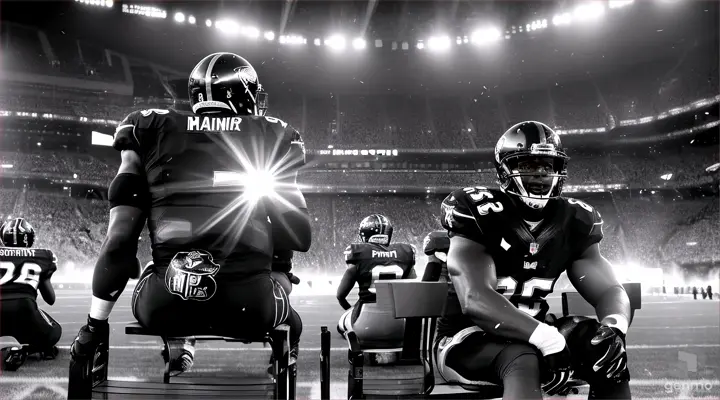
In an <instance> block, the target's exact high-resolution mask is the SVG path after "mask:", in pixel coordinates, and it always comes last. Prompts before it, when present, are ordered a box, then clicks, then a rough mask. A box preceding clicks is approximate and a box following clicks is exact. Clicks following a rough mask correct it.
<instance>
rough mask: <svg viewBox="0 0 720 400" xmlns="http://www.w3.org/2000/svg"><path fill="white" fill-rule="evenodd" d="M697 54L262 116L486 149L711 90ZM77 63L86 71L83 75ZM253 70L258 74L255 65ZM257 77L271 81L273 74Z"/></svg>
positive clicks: (36, 50) (28, 106) (610, 123)
mask: <svg viewBox="0 0 720 400" xmlns="http://www.w3.org/2000/svg"><path fill="white" fill-rule="evenodd" d="M0 33H2V42H1V43H2V44H3V48H4V49H5V50H6V51H5V52H4V55H5V57H6V60H5V66H4V68H6V69H8V70H21V71H25V72H27V71H30V72H36V73H41V74H54V73H55V72H57V71H60V72H61V73H62V74H65V73H67V72H68V71H70V70H72V69H73V68H76V67H77V66H82V71H83V72H82V77H83V78H87V77H88V76H90V77H91V78H92V79H106V80H107V81H108V82H110V81H113V82H114V81H117V79H119V77H122V74H121V72H122V67H121V64H122V63H121V62H120V61H121V57H122V56H119V55H117V54H115V53H109V52H105V51H103V50H101V49H98V48H96V47H93V46H90V45H87V44H86V43H83V42H79V41H74V40H71V39H67V38H63V37H49V38H45V39H43V38H42V37H43V36H44V35H45V34H44V33H43V32H41V31H37V30H33V29H31V28H27V27H22V26H16V25H13V24H9V25H7V26H6V25H3V27H2V30H1V32H0ZM41 42H43V43H45V42H46V43H48V44H49V46H42V45H41ZM707 52H708V47H707V45H696V46H694V47H690V48H689V49H688V50H687V52H686V53H685V54H684V55H683V57H681V58H680V59H677V58H667V59H660V60H654V61H652V62H648V63H643V64H638V65H630V66H627V67H623V69H622V70H621V71H615V72H612V73H608V74H606V75H600V76H594V75H588V76H587V77H585V78H583V79H581V80H574V81H567V82H563V81H559V82H555V83H552V84H550V85H549V86H547V87H541V88H533V89H530V90H527V91H523V92H514V93H505V92H500V91H497V89H494V88H483V89H482V90H479V91H478V92H477V93H458V94H457V95H455V96H441V95H401V94H375V95H338V94H332V93H327V94H322V95H321V94H317V93H314V94H304V93H299V92H292V91H282V92H277V93H272V92H271V93H270V110H269V115H272V116H276V117H280V118H282V119H284V120H285V121H286V122H289V123H290V124H291V125H293V126H295V127H296V128H298V129H300V130H301V132H302V133H303V135H304V138H305V140H306V142H307V143H308V148H325V147H327V146H328V145H334V146H367V145H377V144H383V145H388V146H393V147H394V148H464V149H472V148H478V147H488V146H493V145H494V144H495V140H496V138H497V136H498V135H499V134H500V133H501V132H502V131H504V129H506V128H507V127H509V126H510V125H511V124H512V123H513V122H517V121H519V120H527V119H535V120H539V121H545V122H547V123H548V124H549V125H551V126H554V127H556V128H559V129H586V128H612V127H614V126H616V125H618V124H619V123H620V122H621V121H623V120H628V119H637V118H641V117H648V116H655V115H658V114H659V113H661V112H665V111H668V110H670V109H672V108H675V107H681V106H686V105H688V104H690V103H692V102H693V101H696V100H700V99H704V98H709V97H713V96H716V95H717V94H718V92H720V90H719V86H718V79H717V76H718V75H719V71H718V65H717V63H713V62H710V61H708V58H707V57H708V55H707ZM109 54H112V55H109ZM48 66H50V67H48ZM37 68H40V69H39V70H36V69H37ZM68 68H69V69H68ZM87 69H90V70H92V71H95V72H94V73H93V74H92V75H88V74H87V71H86V70H87ZM259 72H260V75H261V76H262V70H260V71H259ZM130 73H131V75H132V78H133V79H132V81H131V82H128V84H129V85H132V87H133V90H134V96H135V97H143V98H146V97H148V96H159V95H160V94H159V93H160V92H162V91H163V90H164V89H163V88H164V86H163V85H162V84H161V78H160V77H159V75H158V74H159V72H158V71H157V70H153V69H152V67H151V66H150V65H149V64H148V65H147V66H143V65H133V66H132V67H131V68H130ZM263 79H265V80H268V81H272V80H273V77H272V76H267V77H263ZM178 94H179V95H180V96H183V95H184V93H178ZM131 103H132V101H130V99H129V98H112V96H110V97H108V96H105V97H103V98H98V99H96V100H95V101H88V99H86V98H80V97H77V96H72V95H69V94H63V93H56V92H55V91H52V93H46V92H45V91H39V92H36V93H35V94H34V95H31V94H25V95H22V96H18V95H16V94H8V93H4V94H3V95H2V96H0V108H3V109H8V110H12V111H28V112H38V113H46V112H47V113H57V114H63V115H74V116H79V117H88V118H109V119H114V120H116V121H119V120H122V118H123V117H124V116H125V115H126V114H127V113H128V112H129V111H130V110H132V106H131Z"/></svg>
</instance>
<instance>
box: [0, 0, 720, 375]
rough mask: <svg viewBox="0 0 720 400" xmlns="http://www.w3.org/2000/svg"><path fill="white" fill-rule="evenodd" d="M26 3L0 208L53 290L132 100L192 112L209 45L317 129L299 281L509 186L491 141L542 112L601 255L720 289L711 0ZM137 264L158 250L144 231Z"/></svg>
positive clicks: (134, 104) (90, 232)
mask: <svg viewBox="0 0 720 400" xmlns="http://www.w3.org/2000/svg"><path fill="white" fill-rule="evenodd" d="M21 3H22V2H17V3H7V4H6V3H3V4H2V8H3V10H2V18H3V20H2V25H1V26H0V27H1V31H0V38H1V39H2V41H1V42H0V43H1V44H0V45H1V46H2V51H1V55H2V69H1V70H0V85H2V88H1V89H0V164H1V168H2V170H1V173H0V187H1V189H0V190H1V193H2V195H1V196H0V217H1V218H3V219H9V218H13V217H17V216H23V217H26V218H28V220H29V221H31V223H32V224H33V225H34V226H35V229H36V230H37V239H36V245H37V246H39V247H45V248H50V249H52V250H53V251H54V252H55V253H56V254H57V255H58V258H59V271H58V273H57V274H56V277H55V278H53V279H54V285H55V286H56V287H58V288H60V287H62V288H72V289H76V288H79V289H82V288H86V287H87V285H88V284H89V282H90V279H91V276H92V266H93V265H94V262H95V260H96V259H97V254H98V251H99V249H100V246H101V243H102V241H103V239H104V235H105V232H106V230H107V225H108V221H107V215H108V204H107V202H106V199H107V187H108V185H109V182H110V180H111V179H112V177H113V176H114V174H115V172H116V171H117V167H118V165H119V156H118V153H117V152H116V151H114V150H113V149H112V148H110V147H108V146H109V145H110V143H111V142H112V133H113V131H114V129H115V126H116V125H117V123H118V122H119V121H120V120H121V119H122V118H123V117H124V116H125V115H126V114H127V113H129V112H130V111H132V110H137V109H150V108H165V107H170V106H176V107H183V106H184V104H185V103H184V101H185V100H184V98H185V93H186V80H187V71H189V70H190V68H191V67H192V65H193V64H194V63H195V62H196V61H197V60H199V59H200V58H201V57H202V56H204V55H207V54H209V53H210V52H214V51H233V52H236V53H238V54H241V55H242V56H244V57H246V58H247V59H248V60H249V61H250V62H252V63H253V64H254V65H255V66H256V68H257V70H258V74H259V76H260V79H261V81H262V82H263V85H264V86H265V88H266V90H267V91H268V92H269V95H270V109H269V111H268V114H269V115H271V116H275V117H278V118H281V119H283V120H285V121H287V122H289V123H290V124H292V125H293V126H295V127H296V128H297V129H298V130H299V131H300V132H301V133H302V134H303V138H304V140H305V146H306V148H307V158H308V165H307V167H306V168H305V169H304V170H303V171H302V172H301V173H300V176H299V180H300V183H301V185H302V186H303V191H304V193H305V194H306V197H307V201H308V206H309V210H310V214H311V216H312V218H313V221H314V226H313V236H314V237H313V247H312V249H311V250H310V251H309V252H308V253H306V254H297V256H296V257H295V264H294V270H295V271H296V274H297V275H299V276H300V277H302V279H303V282H302V283H301V285H300V286H299V287H298V288H297V289H296V294H297V295H318V294H333V293H334V290H335V286H336V282H337V280H338V279H339V277H340V276H341V275H342V272H343V270H344V268H345V267H344V265H345V264H344V261H343V249H344V248H345V246H346V245H347V244H348V243H350V242H352V241H354V240H355V238H356V230H357V224H358V223H359V221H360V220H361V219H362V217H364V216H366V215H368V214H372V213H374V212H382V213H384V214H385V215H387V216H388V217H389V218H390V219H391V220H392V221H394V223H395V227H396V228H395V240H398V241H404V242H407V243H412V244H415V245H416V246H418V247H420V246H421V244H422V239H423V237H424V236H425V235H426V234H427V233H428V232H430V231H432V230H437V229H440V228H441V227H440V224H439V215H440V206H439V204H440V202H441V200H442V198H443V197H444V196H445V195H446V194H447V193H449V192H450V191H451V190H454V189H457V188H460V187H463V186H488V187H493V186H496V182H495V179H496V175H495V169H494V167H493V163H492V161H493V160H492V154H493V146H494V144H495V142H496V140H497V138H498V137H499V136H500V135H501V134H502V132H503V131H504V130H505V129H506V128H508V127H509V126H511V125H513V124H514V123H516V122H518V121H521V120H528V119H531V120H538V121H543V122H545V123H547V124H548V125H550V126H552V127H554V128H555V129H556V130H557V132H558V133H560V134H561V135H562V140H563V144H565V145H566V146H567V148H568V152H569V155H570V157H571V160H570V164H569V180H568V184H567V185H566V189H565V193H566V194H568V195H569V196H572V197H576V198H579V199H583V200H586V201H587V202H588V203H590V204H592V205H593V206H595V207H596V208H597V209H598V210H599V211H600V213H601V214H602V216H603V218H604V221H605V225H604V230H605V239H604V240H603V242H602V243H601V250H602V252H603V254H604V255H605V257H606V258H608V259H609V260H610V261H612V262H613V264H614V266H615V268H616V273H617V275H618V276H619V277H620V278H621V279H622V280H623V281H628V282H630V281H633V282H637V281H640V282H642V285H643V289H644V291H645V293H654V294H662V293H666V292H667V293H672V292H673V290H675V293H678V291H680V292H684V293H689V288H690V287H692V286H698V287H700V286H702V287H705V286H707V285H712V286H713V288H716V287H717V286H718V283H719V282H720V281H719V279H720V277H719V275H718V271H719V270H718V266H719V265H718V263H720V231H719V229H718V228H719V227H718V220H719V219H718V217H720V209H719V205H718V204H719V203H718V194H719V191H720V186H719V184H718V167H717V163H718V162H720V156H719V155H718V138H719V135H718V134H719V132H720V131H719V130H718V125H719V124H720V120H719V117H720V109H719V108H720V90H719V89H720V88H719V85H718V75H719V73H718V61H719V60H718V48H719V46H720V40H719V33H718V26H719V25H718V6H717V4H716V3H714V2H703V3H700V2H692V3H690V2H671V1H660V0H657V1H651V2H632V1H631V0H630V1H600V2H591V3H588V4H583V3H578V4H576V3H575V2H567V3H566V2H559V3H552V5H550V4H541V3H539V2H538V3H533V4H524V3H523V4H522V5H518V6H517V7H515V8H517V9H519V10H520V11H513V12H509V11H508V9H510V8H511V7H510V6H509V5H507V6H506V5H495V6H492V7H491V6H489V5H473V3H472V2H464V1H454V2H449V3H453V4H454V6H453V7H450V8H451V10H449V11H448V10H445V9H443V10H441V11H438V10H439V9H440V8H439V7H437V6H433V5H432V4H431V3H428V5H426V6H420V5H412V4H410V3H412V2H405V3H390V4H388V3H386V2H382V1H369V2H347V4H345V5H335V6H332V7H329V11H326V12H325V13H324V14H322V13H321V11H319V10H320V9H321V5H319V4H316V3H313V2H305V1H302V0H301V1H291V2H284V3H280V2H278V3H277V4H275V3H267V4H265V2H258V3H252V2H250V3H248V4H237V5H226V6H224V7H225V8H218V9H215V8H214V6H212V7H210V6H209V5H207V4H203V3H204V2H198V3H192V2H190V3H187V2H186V3H183V4H179V5H172V4H171V3H168V4H166V5H163V4H165V3H163V2H159V3H158V5H154V6H150V5H147V4H145V3H142V4H140V3H137V4H135V3H133V2H126V1H113V0H107V1H100V0H97V1H96V0H81V1H76V2H74V3H70V4H65V3H51V4H48V5H47V6H46V7H47V9H46V10H44V11H43V12H42V13H40V14H34V13H31V12H28V11H29V10H30V9H29V8H27V7H29V6H28V5H27V3H25V4H21ZM340 3H345V2H340ZM359 3H362V4H359ZM508 3H510V2H508ZM23 7H25V8H23ZM515 8H513V10H514V9H515ZM288 15H293V16H294V17H293V18H289V17H288ZM311 15H325V17H323V18H318V20H315V19H313V18H312V17H311ZM459 16H463V17H462V18H460V17H459ZM319 21H322V22H323V23H324V24H326V25H324V26H322V27H320V26H319V25H318V23H319ZM458 21H460V22H458ZM451 22H452V23H451ZM138 258H139V259H140V261H141V262H142V264H143V265H144V264H145V263H146V262H148V261H149V260H150V259H151V256H150V246H149V239H148V236H147V231H144V232H143V234H142V236H141V249H140V253H139V254H138ZM424 264H425V259H424V258H423V257H419V259H418V263H417V265H418V267H419V268H418V270H419V271H418V275H420V276H421V275H422V268H423V266H424ZM558 285H559V286H560V288H565V287H567V286H569V282H567V281H566V280H565V281H562V282H559V283H558ZM78 315H80V314H78ZM714 323H717V320H716V319H715V320H714ZM77 327H79V325H72V326H71V327H69V328H68V330H69V331H72V330H74V329H76V328H77ZM71 334H72V332H67V335H71ZM714 351H716V349H715V350H714ZM653 357H654V356H653ZM652 360H653V358H651V359H650V361H648V365H649V364H650V363H652ZM715 376H717V373H716V375H715ZM0 382H2V380H0ZM715 382H717V381H715Z"/></svg>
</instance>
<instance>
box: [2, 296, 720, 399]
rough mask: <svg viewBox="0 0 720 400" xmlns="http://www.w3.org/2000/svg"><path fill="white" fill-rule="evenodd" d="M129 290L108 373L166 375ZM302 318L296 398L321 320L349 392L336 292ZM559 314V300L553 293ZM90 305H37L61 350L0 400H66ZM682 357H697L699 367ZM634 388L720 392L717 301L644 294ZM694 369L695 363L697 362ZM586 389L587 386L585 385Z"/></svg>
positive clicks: (241, 352) (256, 353)
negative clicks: (135, 329) (129, 331)
mask: <svg viewBox="0 0 720 400" xmlns="http://www.w3.org/2000/svg"><path fill="white" fill-rule="evenodd" d="M129 294H130V291H129V290H126V292H125V294H124V295H123V297H122V298H121V299H120V300H119V302H118V304H117V306H116V307H115V309H114V311H113V314H112V315H111V319H110V323H111V328H112V332H111V336H110V345H111V347H110V376H111V379H119V380H138V379H141V380H153V381H161V380H162V368H163V363H162V358H161V357H160V350H161V341H160V340H159V339H154V338H151V337H144V336H126V335H125V334H124V326H125V325H126V324H128V323H130V322H134V319H133V317H132V314H131V312H130V306H129V304H130V297H129ZM291 301H292V303H293V306H294V307H295V308H296V309H297V310H298V312H299V313H300V315H301V316H302V318H303V322H304V331H303V336H302V342H301V350H300V358H299V360H298V398H299V399H319V398H320V378H319V375H320V373H319V371H320V357H319V351H320V327H321V326H328V327H329V328H330V331H331V332H332V334H333V336H332V357H331V372H332V379H331V394H332V397H333V398H334V399H340V398H344V397H345V394H346V387H347V382H346V380H347V351H346V349H345V347H344V345H345V342H344V341H343V340H342V338H341V337H340V335H338V334H337V331H336V330H335V325H336V324H337V320H338V318H339V317H340V314H341V312H342V309H341V308H340V307H339V306H338V305H337V301H336V300H335V297H334V296H298V297H291ZM549 301H550V306H551V311H552V312H556V313H558V314H559V310H560V299H559V298H555V297H553V298H551V299H550V300H549ZM89 306H90V292H89V291H87V290H59V291H58V292H57V302H56V304H55V306H53V307H49V306H47V305H45V304H42V303H41V304H40V307H41V308H43V309H44V310H46V311H47V312H48V313H50V315H52V316H53V317H54V318H55V319H56V320H57V321H58V322H59V323H60V324H61V325H62V327H63V335H62V338H61V339H60V343H58V345H59V347H60V355H59V356H58V357H57V359H55V360H52V361H39V360H34V359H29V360H28V361H27V362H26V363H25V365H23V366H22V367H21V368H20V370H18V371H16V372H4V373H3V374H2V376H0V399H8V400H9V399H18V400H20V399H61V398H65V397H66V396H67V374H68V362H69V345H70V343H71V342H72V340H73V338H74V337H75V335H76V334H77V331H78V329H79V328H80V326H81V325H82V324H83V323H84V322H85V318H86V315H87V312H88V309H89ZM681 352H684V353H686V354H684V355H683V357H682V358H686V359H687V358H688V357H690V358H694V357H695V356H697V368H696V371H688V364H687V363H686V362H683V361H680V358H681V357H680V356H679V355H680V354H683V353H681ZM628 353H629V363H630V370H631V374H632V378H633V380H632V392H633V396H634V398H636V399H639V398H707V399H711V398H712V399H720V379H719V377H720V303H719V302H718V301H717V299H716V300H713V301H710V300H704V301H703V300H697V301H693V300H692V299H689V298H677V297H675V296H668V297H667V298H663V297H648V296H646V297H644V298H643V308H642V310H639V311H638V312H637V313H636V316H635V320H634V323H633V325H632V327H631V329H630V332H629V334H628ZM269 355H270V353H269V349H265V348H263V347H262V345H259V344H258V345H242V344H235V343H224V342H210V343H207V344H206V343H198V350H197V352H196V359H195V368H194V369H193V371H192V372H191V373H189V374H188V375H203V376H229V377H230V376H247V375H255V374H258V375H259V374H262V371H263V370H264V368H265V367H266V365H267V360H268V358H269ZM690 369H693V368H692V367H691V368H690ZM581 394H582V392H581Z"/></svg>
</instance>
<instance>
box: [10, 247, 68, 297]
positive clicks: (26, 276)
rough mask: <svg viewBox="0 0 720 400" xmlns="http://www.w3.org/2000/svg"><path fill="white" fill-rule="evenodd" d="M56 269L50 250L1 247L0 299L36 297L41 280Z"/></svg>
mask: <svg viewBox="0 0 720 400" xmlns="http://www.w3.org/2000/svg"><path fill="white" fill-rule="evenodd" d="M56 270H57V260H56V258H55V255H54V254H53V252H52V251H50V250H46V249H32V248H18V247H0V300H13V299H21V298H32V299H36V298H37V294H38V292H37V289H38V285H39V284H40V282H42V281H43V280H46V279H50V277H51V276H52V274H53V273H54V272H55V271H56Z"/></svg>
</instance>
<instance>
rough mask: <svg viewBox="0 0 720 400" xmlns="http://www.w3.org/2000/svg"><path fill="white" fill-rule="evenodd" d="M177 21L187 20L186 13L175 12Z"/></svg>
mask: <svg viewBox="0 0 720 400" xmlns="http://www.w3.org/2000/svg"><path fill="white" fill-rule="evenodd" d="M175 22H185V14H183V13H181V12H176V13H175Z"/></svg>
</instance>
